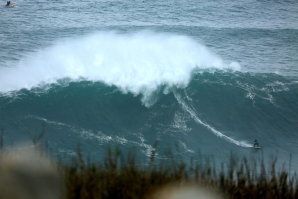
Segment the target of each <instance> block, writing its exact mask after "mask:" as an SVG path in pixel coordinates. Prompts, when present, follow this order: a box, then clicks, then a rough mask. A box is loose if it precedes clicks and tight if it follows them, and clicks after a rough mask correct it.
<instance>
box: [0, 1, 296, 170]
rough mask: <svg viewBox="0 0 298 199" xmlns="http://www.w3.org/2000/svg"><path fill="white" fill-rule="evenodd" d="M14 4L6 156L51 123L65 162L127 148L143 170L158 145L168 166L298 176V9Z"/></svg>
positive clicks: (1, 113)
mask: <svg viewBox="0 0 298 199" xmlns="http://www.w3.org/2000/svg"><path fill="white" fill-rule="evenodd" d="M11 3H13V4H14V7H6V6H5V2H4V1H3V2H2V4H3V5H2V6H0V13H1V14H0V15H1V16H0V128H1V130H2V132H3V139H4V147H9V146H11V145H17V143H20V142H24V141H30V140H34V139H36V138H37V137H38V135H39V134H40V132H41V131H42V124H43V123H44V125H45V133H44V135H43V138H42V140H43V142H44V143H45V144H46V145H47V147H48V148H49V149H50V150H51V151H52V153H53V154H54V155H59V156H60V157H62V158H65V159H68V158H70V157H72V156H74V155H75V154H76V151H77V148H78V145H79V146H80V149H81V150H82V152H83V154H84V155H85V157H86V156H89V157H90V158H91V159H92V160H95V161H96V160H98V159H100V158H101V157H102V156H103V155H104V154H106V152H107V148H108V147H109V146H112V147H114V146H119V147H120V148H121V149H122V150H123V151H129V150H132V149H133V150H134V151H135V152H136V153H137V154H138V155H139V156H141V159H142V161H143V162H144V163H145V162H146V161H147V160H148V159H149V156H150V153H151V151H152V149H153V146H154V143H155V142H156V141H157V142H158V145H157V153H156V158H160V159H167V158H168V156H167V154H168V153H167V152H166V151H168V149H171V150H172V153H173V154H174V155H177V156H179V157H180V158H183V159H185V160H188V159H189V158H190V157H194V158H196V157H200V158H202V157H210V156H211V157H212V158H213V159H214V161H215V162H222V161H227V160H228V159H229V156H230V154H236V155H237V156H238V157H252V158H255V159H260V158H261V157H263V158H265V159H267V160H270V159H271V158H272V157H273V156H276V155H277V156H278V160H279V162H278V164H279V165H283V163H286V166H288V165H290V167H291V168H292V169H294V170H295V169H296V170H297V169H298V153H297V152H298V1H297V0H287V1H285V0H262V1H260V0H239V1H232V0H222V1H215V0H210V1H201V0H164V1H160V0H150V1H145V0H134V1H128V0H119V1H117V0H92V1H91V0H80V1H78V0H73V1H66V0H61V1H54V0H36V1H24V0H16V1H11ZM254 139H257V140H258V141H259V144H260V146H261V147H262V149H261V150H257V149H254V148H252V145H253V141H254ZM290 154H291V155H290ZM290 156H292V157H291V158H290Z"/></svg>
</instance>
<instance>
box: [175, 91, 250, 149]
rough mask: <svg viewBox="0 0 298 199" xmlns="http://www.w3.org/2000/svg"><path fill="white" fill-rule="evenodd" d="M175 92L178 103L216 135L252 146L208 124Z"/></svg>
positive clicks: (244, 145) (196, 120) (240, 144)
mask: <svg viewBox="0 0 298 199" xmlns="http://www.w3.org/2000/svg"><path fill="white" fill-rule="evenodd" d="M173 93H174V96H175V98H176V99H177V101H178V103H179V104H180V105H181V106H182V108H183V109H184V110H185V111H187V112H188V113H189V114H190V116H191V117H192V118H193V119H194V120H195V122H197V123H199V124H201V125H203V126H205V127H207V128H208V129H209V130H210V131H211V132H212V133H213V134H214V135H216V136H218V137H220V138H222V139H224V140H226V141H228V142H230V143H233V144H236V145H238V146H241V147H252V145H250V144H246V143H243V142H239V141H237V140H234V139H233V138H230V137H228V136H226V135H224V134H222V133H221V132H219V131H218V130H216V129H214V128H213V127H212V126H210V125H209V124H206V123H204V122H203V121H202V120H200V118H199V117H198V116H197V114H196V113H195V110H193V109H192V108H191V107H189V106H188V105H187V103H186V102H185V101H184V100H183V99H182V97H181V96H180V95H179V94H178V93H177V92H175V91H174V92H173Z"/></svg>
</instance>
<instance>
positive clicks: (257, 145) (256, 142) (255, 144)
mask: <svg viewBox="0 0 298 199" xmlns="http://www.w3.org/2000/svg"><path fill="white" fill-rule="evenodd" d="M254 147H259V143H258V141H257V139H255V141H254Z"/></svg>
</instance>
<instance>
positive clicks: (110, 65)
mask: <svg viewBox="0 0 298 199" xmlns="http://www.w3.org/2000/svg"><path fill="white" fill-rule="evenodd" d="M196 68H198V69H219V70H224V69H231V70H240V66H239V64H237V63H231V64H225V63H224V62H223V61H222V59H220V58H219V57H218V56H216V55H214V54H212V53H211V52H209V51H208V50H207V48H206V47H205V46H203V45H200V44H199V43H198V42H196V41H195V40H193V39H192V38H190V37H187V36H178V35H173V34H165V33H155V32H138V33H134V34H117V33H113V32H101V33H96V34H93V35H88V36H85V37H83V38H76V39H69V40H67V41H63V42H58V43H57V44H56V45H54V46H52V47H50V48H48V49H44V50H40V51H38V52H36V53H34V54H32V55H31V56H27V57H26V58H25V59H22V60H20V61H19V62H18V63H17V64H16V65H15V66H10V67H9V68H7V67H6V68H4V67H2V68H1V69H0V80H1V84H0V93H5V92H11V91H18V90H20V89H23V88H25V89H32V88H34V87H39V86H41V85H45V84H52V83H57V81H58V80H62V79H64V78H68V79H71V81H81V80H82V79H84V80H88V81H95V82H102V83H104V84H106V85H109V86H112V85H114V86H116V87H118V89H119V90H120V91H122V92H123V93H127V92H131V93H133V94H134V95H139V94H141V95H142V96H143V98H142V101H143V103H144V104H145V105H148V103H147V101H148V99H149V98H150V96H152V95H153V93H154V92H155V91H156V90H157V89H158V88H160V87H161V86H164V88H171V87H173V86H177V87H180V88H184V87H186V86H187V84H188V83H189V81H190V78H191V75H192V72H193V70H194V69H196ZM165 90H167V89H165ZM164 92H165V91H164Z"/></svg>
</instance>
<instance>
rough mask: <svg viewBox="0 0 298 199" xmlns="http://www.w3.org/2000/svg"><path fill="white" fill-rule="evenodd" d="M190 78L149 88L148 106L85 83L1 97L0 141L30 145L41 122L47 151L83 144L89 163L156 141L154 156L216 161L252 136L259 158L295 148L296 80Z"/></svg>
mask: <svg viewBox="0 0 298 199" xmlns="http://www.w3.org/2000/svg"><path fill="white" fill-rule="evenodd" d="M189 76H190V77H191V78H190V79H189V83H188V84H187V85H184V86H179V85H176V86H173V85H170V86H171V90H168V92H166V93H165V92H164V91H165V89H155V90H154V92H152V93H151V95H150V97H151V101H154V103H151V104H150V106H148V104H146V103H145V104H144V95H143V94H144V93H142V92H139V93H136V92H133V90H129V91H127V92H126V90H125V92H124V87H122V86H119V87H117V86H116V84H115V85H109V84H106V83H103V82H100V81H98V82H97V81H90V80H80V81H70V80H67V81H66V80H65V81H62V80H60V81H57V82H58V83H56V84H51V85H49V86H48V87H47V89H46V88H45V87H35V88H32V89H31V90H27V89H21V90H19V91H17V92H14V93H12V92H10V95H8V93H6V94H2V96H1V97H0V104H1V107H0V110H1V111H0V119H1V126H2V127H3V128H4V132H5V134H4V138H5V139H6V140H8V141H9V140H18V139H19V140H22V139H28V138H29V139H30V137H31V138H32V136H34V135H35V134H38V132H39V131H40V128H39V126H40V125H41V123H42V122H44V123H45V126H46V133H45V138H44V140H45V141H47V144H48V146H49V148H51V149H52V150H53V151H55V152H57V151H58V153H59V154H66V156H69V155H70V156H71V155H74V154H75V151H76V147H77V145H78V144H81V146H82V149H83V150H84V152H86V153H87V154H90V155H91V157H93V158H95V157H98V154H100V153H103V152H104V151H105V148H106V147H105V146H108V145H121V146H123V147H124V148H126V149H131V147H136V148H137V149H138V150H137V151H138V152H140V154H143V155H145V157H146V156H149V155H150V151H151V150H152V145H153V143H154V142H155V141H156V140H158V141H159V147H158V150H159V152H158V154H157V157H159V158H163V155H162V154H163V153H162V151H164V150H165V149H166V148H167V147H169V146H172V147H173V148H175V147H176V148H177V149H176V150H177V151H176V153H177V154H180V155H183V157H189V156H193V155H195V154H196V153H197V152H198V151H200V153H202V154H205V155H208V154H209V155H214V156H215V157H216V159H217V160H222V159H223V158H226V157H227V156H228V154H229V153H230V151H231V150H232V151H236V152H237V153H240V154H241V155H244V154H246V155H247V154H249V153H251V152H252V151H251V150H253V149H249V148H250V147H252V141H253V140H254V139H255V138H257V139H258V140H259V141H260V143H261V144H262V147H264V148H266V151H265V150H264V151H263V152H264V153H265V154H271V153H272V152H274V151H276V150H277V149H280V150H281V151H283V152H284V153H285V154H286V153H288V152H291V151H293V150H297V143H296V142H295V139H293V138H294V136H295V131H296V130H297V128H298V125H297V122H295V121H297V119H298V116H297V110H298V102H297V101H296V100H293V99H297V97H298V82H295V81H291V80H289V79H287V78H285V77H283V76H279V75H274V74H250V73H241V72H224V71H222V70H215V71H212V72H210V71H204V70H201V69H199V68H197V69H195V70H192V73H191V74H189ZM59 82H60V83H59ZM168 86H169V85H164V86H163V88H166V87H168ZM146 102H148V101H146ZM277 121H278V122H277ZM16 138H17V139H16ZM282 143H288V144H287V145H284V144H282ZM210 146H212V147H210Z"/></svg>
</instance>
